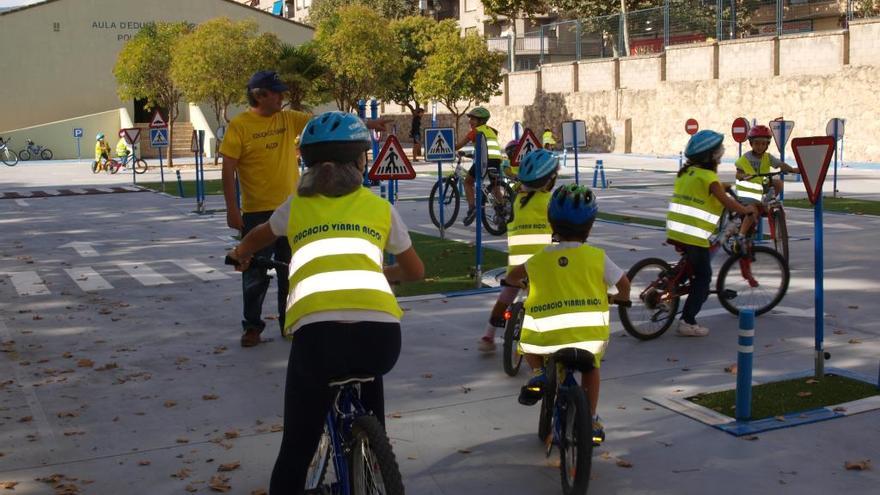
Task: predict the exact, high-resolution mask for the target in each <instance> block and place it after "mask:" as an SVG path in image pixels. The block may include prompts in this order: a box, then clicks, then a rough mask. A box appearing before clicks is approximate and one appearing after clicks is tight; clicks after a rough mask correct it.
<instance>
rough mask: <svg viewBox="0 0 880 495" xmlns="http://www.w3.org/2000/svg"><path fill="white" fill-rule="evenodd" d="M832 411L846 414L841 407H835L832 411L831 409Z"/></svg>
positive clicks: (844, 409)
mask: <svg viewBox="0 0 880 495" xmlns="http://www.w3.org/2000/svg"><path fill="white" fill-rule="evenodd" d="M832 411H834V412H840V413H844V412H846V408H845V407H841V406H837V407H835V408H834V409H832Z"/></svg>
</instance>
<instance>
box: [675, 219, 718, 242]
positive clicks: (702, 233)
mask: <svg viewBox="0 0 880 495" xmlns="http://www.w3.org/2000/svg"><path fill="white" fill-rule="evenodd" d="M666 229H667V230H671V231H673V232H680V233H682V234H685V235H689V236H693V237H697V238H700V239H709V237H711V236H712V234H713V233H714V232H711V231H708V230H705V229H701V228H699V227H694V226H691V225H687V224H684V223H681V222H676V221H675V220H669V219H667V220H666Z"/></svg>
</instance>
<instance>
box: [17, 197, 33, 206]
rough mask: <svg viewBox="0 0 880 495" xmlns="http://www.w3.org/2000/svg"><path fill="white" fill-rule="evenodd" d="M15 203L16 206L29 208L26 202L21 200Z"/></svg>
mask: <svg viewBox="0 0 880 495" xmlns="http://www.w3.org/2000/svg"><path fill="white" fill-rule="evenodd" d="M15 202H16V203H18V206H30V205H29V204H28V202H27V201H25V200H23V199H16V200H15Z"/></svg>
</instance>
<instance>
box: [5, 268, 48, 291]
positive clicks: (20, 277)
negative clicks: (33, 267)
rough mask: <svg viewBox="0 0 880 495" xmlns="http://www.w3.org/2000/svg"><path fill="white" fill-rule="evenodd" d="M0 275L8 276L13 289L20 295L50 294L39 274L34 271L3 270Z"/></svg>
mask: <svg viewBox="0 0 880 495" xmlns="http://www.w3.org/2000/svg"><path fill="white" fill-rule="evenodd" d="M0 275H5V276H7V277H9V280H10V281H11V282H12V285H13V287H15V291H16V292H18V294H19V295H21V296H44V295H47V294H51V292H50V291H49V288H48V287H47V286H46V284H45V282H43V279H42V278H40V275H39V274H38V273H37V272H34V271H27V272H3V273H0Z"/></svg>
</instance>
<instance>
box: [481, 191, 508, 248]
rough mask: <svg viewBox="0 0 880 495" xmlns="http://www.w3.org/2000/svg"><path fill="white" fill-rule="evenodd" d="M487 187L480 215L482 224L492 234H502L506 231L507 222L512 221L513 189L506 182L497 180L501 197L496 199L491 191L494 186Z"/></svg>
mask: <svg viewBox="0 0 880 495" xmlns="http://www.w3.org/2000/svg"><path fill="white" fill-rule="evenodd" d="M488 189H489V192H488V194H486V191H484V194H483V213H482V214H481V215H480V216H481V217H482V219H483V226H484V227H485V228H486V231H487V232H489V233H490V234H492V235H503V234H505V233H506V232H507V224H508V223H509V222H512V221H513V191H512V190H511V189H510V186H508V185H507V184H504V183H501V182H499V184H498V189H499V191H500V192H499V195H500V196H501V198H500V199H498V198H496V197H495V195H494V193H493V192H492V189H494V188H492V187H490V188H488ZM490 195H491V199H490V198H489V196H490Z"/></svg>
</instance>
